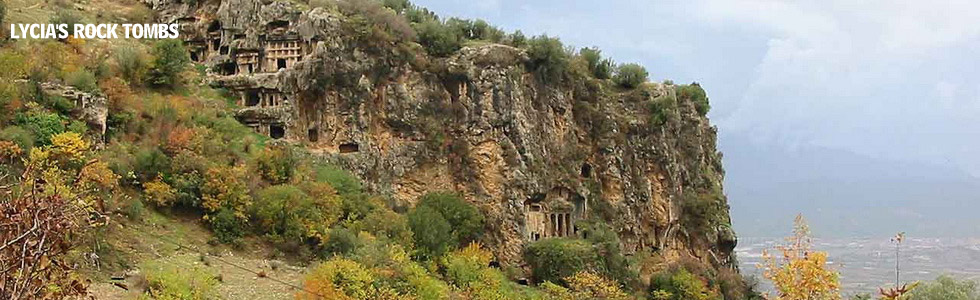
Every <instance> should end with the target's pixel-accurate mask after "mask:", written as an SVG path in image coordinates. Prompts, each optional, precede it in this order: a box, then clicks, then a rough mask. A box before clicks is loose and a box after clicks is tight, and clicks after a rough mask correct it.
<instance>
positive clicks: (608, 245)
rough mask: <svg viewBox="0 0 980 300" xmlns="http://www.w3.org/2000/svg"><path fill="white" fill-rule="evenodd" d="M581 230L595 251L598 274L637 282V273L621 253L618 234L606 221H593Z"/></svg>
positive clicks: (626, 282)
mask: <svg viewBox="0 0 980 300" xmlns="http://www.w3.org/2000/svg"><path fill="white" fill-rule="evenodd" d="M581 232H582V235H583V236H586V237H587V238H586V240H587V241H588V242H589V243H591V244H592V247H593V249H595V251H597V257H598V260H597V261H596V264H597V268H598V270H596V271H597V272H598V274H599V275H601V276H604V277H607V278H611V279H614V280H616V281H619V283H621V284H623V285H626V286H632V285H634V284H635V283H637V282H638V279H639V274H638V273H637V272H636V271H634V270H633V269H631V268H630V264H629V261H628V260H627V259H626V256H624V255H623V251H622V248H621V244H620V241H619V235H617V234H616V232H615V231H613V229H612V227H610V226H609V225H607V224H606V223H593V224H586V225H584V226H582V228H581Z"/></svg>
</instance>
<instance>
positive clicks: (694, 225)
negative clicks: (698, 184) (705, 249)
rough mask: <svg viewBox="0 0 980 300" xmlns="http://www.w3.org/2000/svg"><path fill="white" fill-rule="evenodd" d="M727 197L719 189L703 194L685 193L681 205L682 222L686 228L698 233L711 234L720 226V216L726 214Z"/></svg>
mask: <svg viewBox="0 0 980 300" xmlns="http://www.w3.org/2000/svg"><path fill="white" fill-rule="evenodd" d="M724 197H725V195H723V194H722V193H721V191H719V190H718V189H712V190H710V191H707V192H701V193H692V192H689V193H685V196H684V198H683V202H682V203H681V211H682V212H683V215H681V222H682V223H683V224H684V227H685V228H690V229H693V230H696V231H697V232H710V231H711V230H713V227H714V226H715V225H718V224H720V223H721V222H720V221H721V220H719V217H720V216H723V215H724V214H725V211H727V209H728V208H727V207H726V206H725V201H724Z"/></svg>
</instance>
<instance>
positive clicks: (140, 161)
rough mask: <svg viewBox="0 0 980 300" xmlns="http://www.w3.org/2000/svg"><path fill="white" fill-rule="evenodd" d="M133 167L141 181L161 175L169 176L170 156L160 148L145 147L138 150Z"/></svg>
mask: <svg viewBox="0 0 980 300" xmlns="http://www.w3.org/2000/svg"><path fill="white" fill-rule="evenodd" d="M133 169H134V171H135V172H136V177H137V179H139V181H140V182H149V181H151V180H153V179H155V178H157V177H161V176H163V177H169V174H170V157H167V155H166V154H163V151H160V148H157V147H152V148H143V149H140V150H139V151H138V152H136V163H135V165H134V166H133Z"/></svg>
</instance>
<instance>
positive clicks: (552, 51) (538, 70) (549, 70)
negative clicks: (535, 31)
mask: <svg viewBox="0 0 980 300" xmlns="http://www.w3.org/2000/svg"><path fill="white" fill-rule="evenodd" d="M527 54H528V58H529V60H528V66H529V67H530V68H531V70H532V71H534V72H535V74H537V76H538V79H539V80H541V81H543V82H545V83H558V82H560V81H561V79H562V77H563V76H564V74H565V70H566V69H567V68H568V57H569V55H568V52H567V51H565V46H564V45H562V43H561V40H559V39H558V38H553V37H548V36H547V35H541V36H538V37H535V38H532V39H531V40H530V41H528V50H527Z"/></svg>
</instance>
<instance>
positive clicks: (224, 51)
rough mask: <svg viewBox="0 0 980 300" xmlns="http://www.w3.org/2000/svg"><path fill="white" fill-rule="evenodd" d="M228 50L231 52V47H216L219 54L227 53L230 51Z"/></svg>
mask: <svg viewBox="0 0 980 300" xmlns="http://www.w3.org/2000/svg"><path fill="white" fill-rule="evenodd" d="M230 52H231V49H230V48H228V46H221V47H218V53H219V54H221V55H228V53H230Z"/></svg>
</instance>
